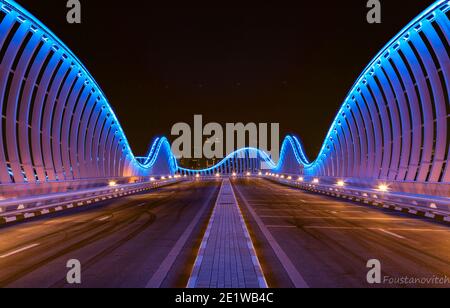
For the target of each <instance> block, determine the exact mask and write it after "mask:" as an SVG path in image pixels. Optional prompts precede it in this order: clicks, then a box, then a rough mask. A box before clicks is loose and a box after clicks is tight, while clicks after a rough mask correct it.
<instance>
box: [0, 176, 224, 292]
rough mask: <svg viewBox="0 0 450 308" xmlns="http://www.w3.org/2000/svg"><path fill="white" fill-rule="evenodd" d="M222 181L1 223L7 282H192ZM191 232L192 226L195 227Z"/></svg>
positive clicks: (0, 259)
mask: <svg viewBox="0 0 450 308" xmlns="http://www.w3.org/2000/svg"><path fill="white" fill-rule="evenodd" d="M219 184H220V183H219V182H209V183H202V182H189V183H187V182H185V183H181V184H177V185H173V186H168V187H165V188H160V189H158V190H155V191H152V192H150V193H146V194H141V195H134V196H131V197H126V198H123V199H120V200H116V201H112V202H103V203H99V204H96V205H93V206H91V207H87V208H84V209H81V210H80V209H77V210H73V211H65V212H63V213H60V214H58V215H53V216H46V217H42V218H40V219H37V220H33V221H28V222H25V223H21V224H16V225H12V226H6V227H3V228H1V229H0V287H38V288H44V287H45V288H46V287H70V285H68V284H67V281H66V275H67V272H68V271H69V269H67V267H66V265H67V262H68V261H69V260H72V259H77V260H79V261H80V262H81V265H82V268H81V269H82V271H81V272H82V275H81V277H82V283H81V285H80V287H127V288H128V287H158V286H161V287H185V286H186V284H187V281H188V279H189V275H190V272H191V267H190V266H189V264H193V263H194V260H195V257H196V252H197V249H198V247H199V245H200V241H201V239H202V236H203V232H204V228H205V226H206V224H207V222H208V219H209V217H210V214H211V211H212V207H213V205H214V202H215V199H216V197H217V193H218V188H219V186H220V185H219ZM189 231H191V232H189Z"/></svg>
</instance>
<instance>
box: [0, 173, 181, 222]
mask: <svg viewBox="0 0 450 308" xmlns="http://www.w3.org/2000/svg"><path fill="white" fill-rule="evenodd" d="M183 180H184V179H183V178H171V179H161V180H152V181H148V182H145V183H134V184H124V185H116V184H114V183H111V185H110V186H107V187H102V188H94V189H86V190H80V191H73V192H67V193H55V194H48V195H42V196H37V197H29V198H18V199H6V200H2V201H0V223H1V222H2V220H3V222H9V221H8V217H12V219H13V221H14V220H17V219H16V218H17V216H20V215H23V218H28V217H33V216H37V215H40V214H47V213H49V212H55V211H60V210H64V209H68V208H74V207H78V206H85V205H90V204H93V203H96V202H100V201H105V200H109V199H114V198H120V197H124V196H128V195H132V194H136V193H140V192H144V191H148V190H152V189H156V188H158V187H162V186H167V185H171V184H175V183H178V182H180V181H183Z"/></svg>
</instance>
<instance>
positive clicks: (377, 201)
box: [262, 175, 450, 220]
mask: <svg viewBox="0 0 450 308" xmlns="http://www.w3.org/2000/svg"><path fill="white" fill-rule="evenodd" d="M262 177H263V178H265V179H268V180H270V181H273V182H277V183H280V184H283V185H287V186H290V187H294V188H299V189H302V190H306V191H311V192H314V193H320V194H324V195H328V196H331V197H337V198H343V199H347V200H351V201H356V202H362V203H365V204H370V205H374V206H378V207H384V208H389V209H393V210H397V211H401V212H406V213H411V214H419V215H422V216H426V217H429V218H436V217H438V218H439V217H442V219H445V220H447V218H446V217H449V216H450V198H445V197H436V196H426V195H417V194H410V193H399V192H393V191H388V190H386V191H381V190H380V189H367V188H360V187H351V186H348V185H345V184H344V185H343V186H340V185H339V184H335V185H330V184H324V183H320V180H317V181H316V183H314V180H313V181H312V182H305V181H304V180H303V179H301V180H299V178H298V177H290V176H288V177H285V178H282V177H277V176H271V175H264V176H262ZM342 184H343V183H342ZM342 184H341V185H342ZM386 188H387V187H386Z"/></svg>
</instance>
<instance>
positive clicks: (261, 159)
mask: <svg viewBox="0 0 450 308" xmlns="http://www.w3.org/2000/svg"><path fill="white" fill-rule="evenodd" d="M275 166H276V165H275V163H274V162H273V161H272V159H271V158H270V157H269V155H268V154H266V153H265V152H263V151H260V150H258V149H255V148H244V149H239V150H237V151H235V152H233V153H231V154H229V155H228V156H227V157H226V158H224V159H223V160H222V161H221V162H219V163H218V164H216V165H214V166H212V167H211V168H207V169H202V170H192V169H186V168H182V167H178V172H179V173H180V174H181V175H189V176H192V175H200V176H215V175H218V174H220V175H232V174H234V173H235V174H237V175H238V174H246V173H248V172H250V173H252V174H254V173H258V172H260V171H261V170H262V169H273V168H275Z"/></svg>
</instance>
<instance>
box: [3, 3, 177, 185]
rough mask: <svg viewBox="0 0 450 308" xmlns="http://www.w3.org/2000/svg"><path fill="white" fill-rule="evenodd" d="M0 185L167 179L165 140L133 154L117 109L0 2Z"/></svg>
mask: <svg viewBox="0 0 450 308" xmlns="http://www.w3.org/2000/svg"><path fill="white" fill-rule="evenodd" d="M0 6H1V8H0V61H1V63H0V110H1V111H2V116H1V119H0V120H1V125H0V135H1V136H2V139H1V140H0V184H1V185H3V186H4V185H7V184H36V183H40V184H43V183H58V182H73V181H80V180H85V179H100V180H101V179H111V178H126V177H136V176H138V177H146V176H149V175H151V174H170V173H173V172H174V171H175V169H176V161H175V160H174V158H173V155H172V153H171V151H170V145H169V144H168V142H167V140H166V139H164V138H161V139H157V140H156V141H155V144H154V146H153V147H152V151H151V153H149V158H148V160H146V161H145V162H142V163H140V162H139V161H138V160H137V159H136V158H135V157H134V155H133V152H132V151H131V148H130V146H129V144H128V141H127V139H126V137H125V134H124V132H123V130H122V128H121V126H120V124H119V121H118V120H117V117H116V115H115V114H114V111H113V110H112V108H111V106H110V105H109V103H108V101H107V99H106V97H105V95H104V94H103V93H102V91H101V90H100V87H99V86H98V85H97V83H96V82H95V80H94V79H93V78H92V77H91V75H90V74H89V72H88V71H87V70H86V68H85V67H84V66H83V65H82V64H81V62H80V61H79V60H78V59H77V58H76V57H75V56H74V55H73V54H72V53H71V51H70V50H69V49H68V48H67V47H66V46H65V45H64V44H63V43H62V42H61V41H60V40H58V39H57V38H56V37H55V35H53V34H52V33H51V32H50V30H48V29H47V28H46V27H45V26H44V25H42V24H41V23H40V22H39V21H38V20H36V19H35V18H34V17H33V16H32V15H31V14H29V13H28V12H27V11H26V10H24V9H23V8H21V7H20V6H19V5H18V4H17V3H15V2H14V1H12V0H0Z"/></svg>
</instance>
